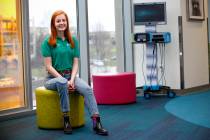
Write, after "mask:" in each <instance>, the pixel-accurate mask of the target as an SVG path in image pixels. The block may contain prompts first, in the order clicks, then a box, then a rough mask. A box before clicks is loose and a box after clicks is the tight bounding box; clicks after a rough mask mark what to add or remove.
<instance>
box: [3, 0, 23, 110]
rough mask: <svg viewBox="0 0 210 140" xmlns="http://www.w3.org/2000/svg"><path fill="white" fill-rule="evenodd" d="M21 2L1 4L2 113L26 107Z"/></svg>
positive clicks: (12, 1)
mask: <svg viewBox="0 0 210 140" xmlns="http://www.w3.org/2000/svg"><path fill="white" fill-rule="evenodd" d="M20 10H21V9H20V0H9V1H8V0H1V2H0V111H3V110H8V109H15V108H20V107H24V106H25V94H24V93H25V92H24V80H23V57H22V56H23V55H22V54H23V46H22V42H21V41H22V37H21V36H22V32H21V14H20V13H21V12H20Z"/></svg>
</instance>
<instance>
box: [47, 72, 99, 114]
mask: <svg viewBox="0 0 210 140" xmlns="http://www.w3.org/2000/svg"><path fill="white" fill-rule="evenodd" d="M70 78H71V75H70V74H64V75H63V77H57V78H54V77H53V76H52V75H50V74H48V76H47V78H46V82H45V84H44V86H45V88H46V89H49V90H55V91H57V93H58V94H59V97H60V104H61V110H62V112H69V111H70V107H69V90H68V85H67V82H68V79H70ZM75 88H76V90H77V91H78V92H79V93H80V94H81V95H82V96H83V97H84V99H85V106H86V107H87V108H88V111H89V113H90V115H91V116H92V115H93V114H99V111H98V107H97V103H96V99H95V96H94V94H93V90H92V88H91V87H90V86H89V85H88V84H87V83H86V82H85V81H84V80H82V79H80V78H79V77H76V78H75ZM73 94H74V93H73Z"/></svg>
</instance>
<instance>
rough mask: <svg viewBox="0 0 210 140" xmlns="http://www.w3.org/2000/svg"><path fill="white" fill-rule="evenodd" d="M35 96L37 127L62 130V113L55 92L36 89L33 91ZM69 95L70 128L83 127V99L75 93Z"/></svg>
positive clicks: (41, 88) (43, 88)
mask: <svg viewBox="0 0 210 140" xmlns="http://www.w3.org/2000/svg"><path fill="white" fill-rule="evenodd" d="M35 95H36V107H37V108H36V116H37V125H38V127H39V128H45V129H60V128H63V113H62V112H61V107H60V99H59V96H58V94H57V93H56V91H52V90H47V89H45V87H38V88H36V89H35ZM69 95H70V96H69V98H70V122H71V125H72V127H80V126H83V125H84V124H85V118H84V115H85V114H84V98H83V96H81V95H79V94H77V93H76V92H75V93H72V94H69Z"/></svg>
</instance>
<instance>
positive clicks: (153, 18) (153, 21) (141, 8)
mask: <svg viewBox="0 0 210 140" xmlns="http://www.w3.org/2000/svg"><path fill="white" fill-rule="evenodd" d="M133 10H134V11H133V14H134V24H135V25H157V24H166V23H167V21H166V20H167V17H166V2H155V3H135V4H134V6H133Z"/></svg>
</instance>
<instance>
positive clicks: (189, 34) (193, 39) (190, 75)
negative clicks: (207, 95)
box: [180, 0, 209, 88]
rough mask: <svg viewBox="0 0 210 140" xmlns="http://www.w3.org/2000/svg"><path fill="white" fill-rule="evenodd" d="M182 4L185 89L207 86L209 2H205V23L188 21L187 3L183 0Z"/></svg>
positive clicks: (205, 0)
mask: <svg viewBox="0 0 210 140" xmlns="http://www.w3.org/2000/svg"><path fill="white" fill-rule="evenodd" d="M180 4H181V6H180V7H181V14H182V17H183V40H184V41H183V46H184V79H185V88H191V87H196V86H200V85H205V84H208V83H209V69H208V65H209V63H208V36H207V26H208V25H207V19H206V18H207V17H208V4H207V0H204V5H205V21H202V22H195V21H194V22H192V21H188V20H187V18H186V1H182V0H181V3H180Z"/></svg>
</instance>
